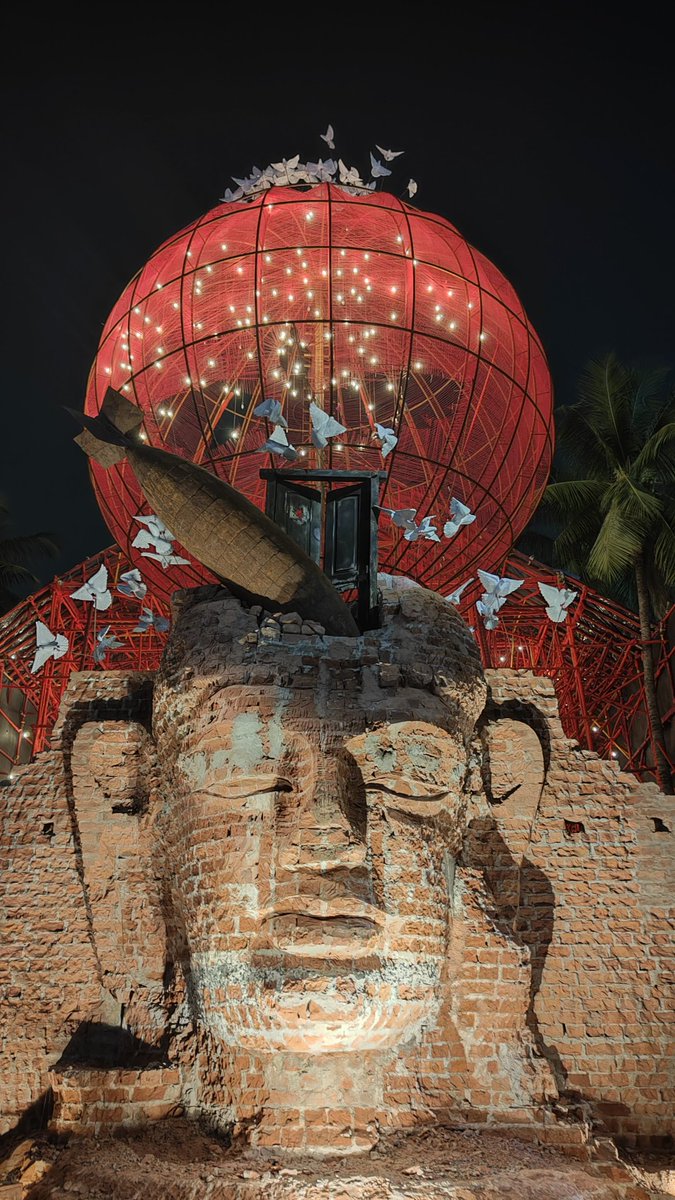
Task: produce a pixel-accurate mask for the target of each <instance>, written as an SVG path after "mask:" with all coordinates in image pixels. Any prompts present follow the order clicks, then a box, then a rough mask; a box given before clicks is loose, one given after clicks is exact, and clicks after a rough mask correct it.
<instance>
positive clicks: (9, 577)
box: [0, 562, 38, 588]
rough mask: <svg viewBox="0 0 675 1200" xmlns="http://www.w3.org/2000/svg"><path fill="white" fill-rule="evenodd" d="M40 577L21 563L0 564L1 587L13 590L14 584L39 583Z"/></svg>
mask: <svg viewBox="0 0 675 1200" xmlns="http://www.w3.org/2000/svg"><path fill="white" fill-rule="evenodd" d="M37 582H38V577H37V575H34V574H33V572H32V571H29V570H28V568H27V567H22V566H20V565H19V563H9V562H0V586H2V587H8V588H11V587H12V584H15V583H18V584H22V583H37Z"/></svg>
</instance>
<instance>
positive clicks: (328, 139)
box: [319, 125, 335, 150]
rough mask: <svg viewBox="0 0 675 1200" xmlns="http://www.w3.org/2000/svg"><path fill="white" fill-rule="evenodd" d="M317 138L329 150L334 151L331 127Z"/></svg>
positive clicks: (333, 133) (333, 134)
mask: <svg viewBox="0 0 675 1200" xmlns="http://www.w3.org/2000/svg"><path fill="white" fill-rule="evenodd" d="M319 137H320V138H321V140H322V142H325V143H326V145H327V146H328V149H329V150H334V149H335V142H334V140H333V139H334V137H335V130H334V129H333V126H332V125H329V126H328V129H327V130H326V132H325V133H321V134H319Z"/></svg>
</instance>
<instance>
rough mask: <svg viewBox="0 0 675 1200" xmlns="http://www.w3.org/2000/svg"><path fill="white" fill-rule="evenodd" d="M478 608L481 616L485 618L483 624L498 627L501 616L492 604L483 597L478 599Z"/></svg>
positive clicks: (490, 627)
mask: <svg viewBox="0 0 675 1200" xmlns="http://www.w3.org/2000/svg"><path fill="white" fill-rule="evenodd" d="M476 608H477V609H478V612H479V614H480V616H481V617H482V618H483V625H484V626H485V628H486V629H496V628H497V626H498V625H499V617H498V616H497V610H496V609H495V608H494V607H493V606H492V605H491V604H486V603H485V601H484V600H483V599H480V600H476Z"/></svg>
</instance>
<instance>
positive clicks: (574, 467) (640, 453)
mask: <svg viewBox="0 0 675 1200" xmlns="http://www.w3.org/2000/svg"><path fill="white" fill-rule="evenodd" d="M579 395H580V398H579V401H578V402H577V403H576V404H572V405H569V406H566V407H564V408H562V409H561V410H559V413H558V419H557V422H556V425H557V436H558V444H559V447H560V458H559V462H560V463H561V469H560V470H559V472H558V481H557V482H555V483H551V484H549V486H548V487H547V489H546V492H545V493H544V502H543V504H544V513H545V514H546V513H548V514H550V515H551V516H553V517H555V518H557V519H558V520H559V521H560V524H561V525H562V527H563V528H562V532H561V533H559V535H558V537H557V538H556V539H555V543H554V546H555V555H556V559H557V563H558V565H560V566H566V567H567V568H568V569H569V570H572V571H573V572H575V573H576V574H579V575H581V576H582V578H585V579H587V580H588V581H589V582H593V583H595V584H596V585H599V587H600V588H601V589H602V590H605V591H607V590H612V591H614V594H616V592H617V589H620V588H622V587H623V589H624V594H625V589H626V588H627V587H631V585H632V588H634V594H635V598H636V600H637V611H638V615H639V620H640V641H641V656H642V672H643V678H644V688H645V698H646V704H647V715H648V720H649V728H650V739H651V743H652V751H653V755H654V767H655V772H656V778H657V780H658V784H659V787H660V788H661V790H662V791H663V792H666V793H668V794H669V795H671V794H672V792H673V781H672V773H671V770H670V765H669V762H668V757H667V754H666V750H665V738H664V732H663V724H662V721H661V715H660V713H659V709H658V704H657V699H656V683H655V669H654V657H653V653H652V642H651V627H652V623H653V620H654V618H661V617H663V616H664V615H665V612H666V610H667V608H668V603H669V599H672V594H673V593H672V589H673V587H675V489H674V488H673V484H675V393H673V391H672V390H671V389H669V388H668V386H667V373H666V372H665V371H662V370H658V371H654V370H651V371H643V370H637V369H633V368H630V367H627V366H625V365H623V364H622V363H620V362H618V360H617V359H616V357H615V356H614V355H613V354H610V355H608V356H607V357H606V358H604V359H602V360H601V361H597V362H591V363H590V364H589V365H588V367H587V368H586V370H585V372H584V375H583V377H582V380H581V386H580V389H579ZM560 475H562V476H564V477H563V478H560Z"/></svg>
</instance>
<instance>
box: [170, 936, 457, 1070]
mask: <svg viewBox="0 0 675 1200" xmlns="http://www.w3.org/2000/svg"><path fill="white" fill-rule="evenodd" d="M314 964H315V965H313V966H312V967H311V968H310V967H308V965H307V964H306V963H303V961H302V959H299V958H294V959H291V960H286V961H285V962H283V963H282V962H278V963H277V964H275V965H273V966H272V965H268V964H265V963H260V962H258V963H256V962H254V961H253V960H251V959H250V958H248V959H247V958H245V957H242V956H239V955H237V954H228V953H225V952H210V953H206V954H199V955H195V956H193V958H192V961H191V965H190V980H189V982H190V991H191V994H192V999H193V1004H194V1006H195V1009H196V1011H197V1014H198V1018H199V1020H200V1022H201V1023H202V1024H203V1025H204V1026H205V1027H206V1028H207V1029H208V1030H209V1032H210V1033H211V1035H212V1036H213V1037H214V1038H215V1039H216V1040H217V1041H219V1042H221V1043H222V1044H223V1045H227V1046H232V1047H235V1048H236V1047H243V1048H246V1049H249V1050H255V1051H257V1052H259V1053H265V1052H267V1053H274V1054H278V1053H280V1052H286V1053H300V1054H326V1053H344V1052H346V1051H354V1050H359V1051H366V1050H382V1049H389V1048H392V1047H394V1046H397V1045H400V1044H401V1043H402V1042H405V1041H407V1040H408V1039H409V1038H412V1037H416V1036H417V1035H418V1034H419V1033H420V1031H421V1028H422V1026H423V1025H424V1024H425V1023H426V1022H427V1021H430V1020H432V1019H433V1018H434V1017H435V1015H436V1013H437V1011H438V1007H439V991H440V984H441V976H442V970H443V960H442V958H441V957H438V958H435V959H432V958H422V959H419V958H418V959H417V960H415V959H414V957H413V956H410V957H408V956H405V957H403V956H401V957H393V958H392V957H390V958H388V959H387V960H386V961H380V960H378V959H377V958H376V957H372V958H370V959H368V960H367V964H368V965H367V966H361V967H359V966H358V964H355V963H354V962H353V960H352V961H351V962H347V961H345V964H344V970H341V969H340V965H339V963H337V962H335V961H329V962H328V963H326V964H324V965H323V966H319V965H316V959H314Z"/></svg>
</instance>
